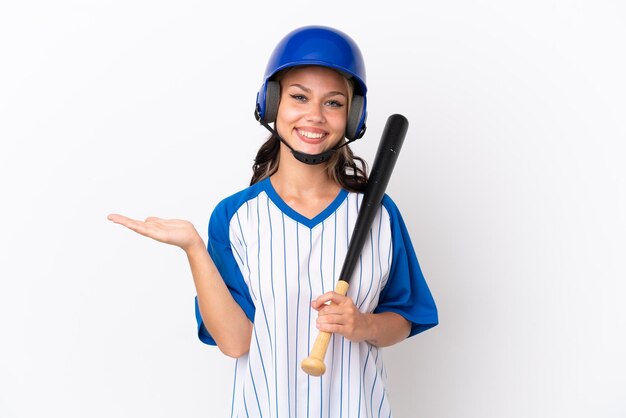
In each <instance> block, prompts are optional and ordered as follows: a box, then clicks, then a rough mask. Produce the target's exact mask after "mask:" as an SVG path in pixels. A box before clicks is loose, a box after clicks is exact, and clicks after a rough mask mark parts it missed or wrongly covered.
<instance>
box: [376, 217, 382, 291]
mask: <svg viewBox="0 0 626 418" xmlns="http://www.w3.org/2000/svg"><path fill="white" fill-rule="evenodd" d="M382 223H383V213H382V210H381V211H380V212H379V216H378V243H377V244H378V245H377V250H378V269H379V272H378V273H379V277H378V294H379V295H380V292H381V290H382V288H383V264H382V263H383V262H382V260H381V257H380V230H381V227H382Z"/></svg>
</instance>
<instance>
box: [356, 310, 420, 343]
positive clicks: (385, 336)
mask: <svg viewBox="0 0 626 418" xmlns="http://www.w3.org/2000/svg"><path fill="white" fill-rule="evenodd" d="M364 315H365V317H366V323H367V326H366V336H365V341H367V342H368V343H370V344H372V345H375V346H377V347H387V346H390V345H393V344H396V343H398V342H400V341H402V340H404V339H405V338H406V337H408V336H409V333H410V332H411V323H410V322H409V321H407V320H406V319H405V318H404V317H402V316H401V315H399V314H397V313H395V312H381V313H371V314H364Z"/></svg>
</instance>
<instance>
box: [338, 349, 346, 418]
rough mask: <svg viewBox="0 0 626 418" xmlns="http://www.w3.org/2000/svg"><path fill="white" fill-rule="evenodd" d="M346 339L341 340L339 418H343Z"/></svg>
mask: <svg viewBox="0 0 626 418" xmlns="http://www.w3.org/2000/svg"><path fill="white" fill-rule="evenodd" d="M345 341H346V339H345V338H341V379H339V382H340V383H339V387H340V389H339V416H340V417H342V416H343V353H344V349H343V346H344V343H345Z"/></svg>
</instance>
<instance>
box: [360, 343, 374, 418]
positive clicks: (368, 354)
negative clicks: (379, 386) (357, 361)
mask: <svg viewBox="0 0 626 418" xmlns="http://www.w3.org/2000/svg"><path fill="white" fill-rule="evenodd" d="M365 344H367V356H365V364H364V365H363V374H362V376H363V379H362V380H363V381H365V372H366V371H367V362H368V361H369V359H370V353H371V352H372V351H371V350H372V346H371V345H370V344H369V343H365ZM363 390H365V388H363ZM358 416H359V417H360V416H361V391H359V414H358Z"/></svg>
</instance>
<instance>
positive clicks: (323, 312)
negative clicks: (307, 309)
mask: <svg viewBox="0 0 626 418" xmlns="http://www.w3.org/2000/svg"><path fill="white" fill-rule="evenodd" d="M349 313H350V310H349V309H346V307H345V305H338V304H335V303H332V304H330V305H323V306H322V307H320V309H319V310H318V311H317V314H318V315H319V316H328V315H348V314H349Z"/></svg>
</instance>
